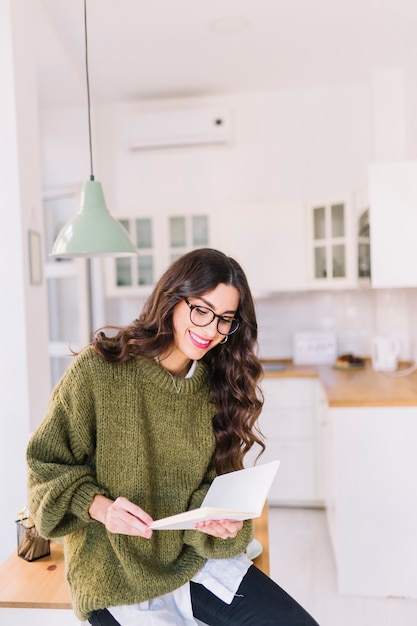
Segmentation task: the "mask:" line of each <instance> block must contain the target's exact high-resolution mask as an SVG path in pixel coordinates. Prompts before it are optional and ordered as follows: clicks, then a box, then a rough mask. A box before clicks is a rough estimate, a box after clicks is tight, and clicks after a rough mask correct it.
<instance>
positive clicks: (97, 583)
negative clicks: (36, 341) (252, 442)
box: [27, 347, 253, 620]
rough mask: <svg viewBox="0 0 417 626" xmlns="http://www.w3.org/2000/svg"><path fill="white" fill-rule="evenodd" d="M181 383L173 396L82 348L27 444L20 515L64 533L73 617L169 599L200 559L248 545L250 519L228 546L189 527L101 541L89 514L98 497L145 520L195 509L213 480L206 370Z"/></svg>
mask: <svg viewBox="0 0 417 626" xmlns="http://www.w3.org/2000/svg"><path fill="white" fill-rule="evenodd" d="M179 381H180V379H177V380H176V382H177V384H178V383H179ZM181 382H182V385H181V389H180V392H179V393H178V392H177V390H176V389H175V386H174V384H173V380H172V377H171V375H170V374H169V373H168V372H166V371H165V370H164V369H162V368H161V367H160V366H159V365H157V364H156V363H153V362H149V361H147V360H144V359H141V358H137V359H134V360H132V361H130V362H128V363H124V364H116V365H115V364H109V363H106V362H105V361H104V360H102V359H101V358H100V357H99V356H98V355H97V354H96V353H95V352H94V351H93V349H92V348H91V347H89V348H87V349H86V350H84V351H83V352H82V353H81V354H80V355H78V356H77V357H76V358H75V359H74V361H73V363H72V365H71V366H70V367H69V368H68V370H67V371H66V373H65V374H64V376H63V378H62V379H61V381H60V382H59V383H58V385H57V386H56V388H55V389H54V392H53V394H52V396H51V400H50V404H49V408H48V412H47V415H46V417H45V420H44V421H43V423H42V424H41V425H40V426H39V428H38V429H37V431H36V432H35V434H34V435H33V437H32V438H31V441H30V443H29V446H28V450H27V460H28V465H29V482H28V486H29V494H28V498H29V499H28V504H29V510H30V512H31V514H32V515H33V517H34V519H35V522H36V525H37V527H38V529H39V531H40V533H41V534H43V535H44V536H46V537H50V538H53V537H61V536H64V535H65V557H66V571H67V578H68V581H69V584H70V588H71V593H72V599H73V605H74V609H75V612H76V613H77V615H78V617H79V618H80V619H82V620H84V619H87V618H88V616H89V614H90V613H91V611H93V610H95V609H100V608H106V607H109V606H117V605H124V604H133V603H137V602H141V601H143V600H147V599H150V598H154V597H157V596H159V595H162V594H165V593H167V592H169V591H172V590H174V589H176V588H177V587H180V586H181V585H183V584H184V583H185V582H186V581H188V580H190V579H191V578H192V576H193V575H194V574H195V573H196V572H197V571H198V570H199V569H201V567H202V566H203V565H204V563H205V561H206V560H207V559H208V558H219V559H222V558H228V557H231V556H234V555H236V554H239V553H240V552H242V551H244V550H245V548H246V546H247V544H248V543H249V541H250V540H251V538H252V532H253V526H252V522H250V521H249V522H245V523H244V527H243V529H242V530H241V531H240V532H239V533H238V535H237V537H236V538H235V539H228V540H227V541H224V540H222V539H216V538H214V537H210V536H209V535H207V534H205V533H202V532H200V531H197V530H186V531H177V530H169V531H166V530H165V531H164V530H162V531H161V530H159V531H158V530H156V531H154V532H153V536H152V538H151V539H145V538H143V537H131V536H127V535H120V534H114V533H110V532H108V531H107V530H106V528H105V526H104V525H103V524H101V523H100V522H97V521H95V520H93V519H91V518H90V516H89V514H88V509H89V506H90V504H91V501H92V499H93V497H94V495H95V494H104V495H106V496H108V497H110V498H112V499H116V498H117V497H118V496H124V497H126V498H128V499H129V500H131V501H132V502H134V503H136V504H137V505H139V506H140V507H142V508H143V509H144V510H145V511H147V512H148V513H149V514H150V515H151V516H152V517H153V518H154V519H158V518H161V517H165V516H167V515H173V514H174V513H180V512H182V511H185V510H188V509H191V508H195V507H198V506H199V505H200V504H201V502H202V500H203V498H204V496H205V494H206V492H207V489H208V487H209V485H210V483H211V481H212V480H213V478H214V476H215V471H214V468H213V453H214V448H215V442H214V436H213V432H212V417H213V414H214V411H215V408H214V405H213V404H212V403H210V402H209V399H208V373H207V368H206V366H205V365H204V364H203V363H201V362H200V363H199V364H198V367H197V369H196V372H195V373H194V375H193V377H192V378H190V379H184V380H182V381H181Z"/></svg>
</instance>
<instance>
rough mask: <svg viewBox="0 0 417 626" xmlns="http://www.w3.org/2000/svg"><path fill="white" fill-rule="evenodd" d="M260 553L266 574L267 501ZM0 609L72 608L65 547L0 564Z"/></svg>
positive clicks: (258, 527) (260, 523)
mask: <svg viewBox="0 0 417 626" xmlns="http://www.w3.org/2000/svg"><path fill="white" fill-rule="evenodd" d="M254 523H255V538H256V539H257V540H258V541H259V542H260V543H261V544H262V547H263V550H262V553H261V554H260V555H259V556H258V557H257V558H256V559H254V561H253V562H254V564H255V565H256V566H257V567H258V568H259V569H261V570H262V571H263V572H265V574H268V575H269V536H268V504H266V505H265V507H264V509H263V511H262V515H261V517H259V518H258V519H255V520H254ZM0 608H12V609H17V608H20V609H72V604H71V596H70V590H69V586H68V583H67V581H66V578H65V566H64V546H63V545H62V544H59V543H55V542H54V541H51V554H50V555H49V556H45V557H43V558H41V559H38V560H37V561H32V562H31V563H28V562H27V561H25V560H24V559H22V558H20V557H18V556H17V553H16V551H15V552H13V554H11V555H10V556H9V558H8V559H7V560H6V561H4V563H1V565H0Z"/></svg>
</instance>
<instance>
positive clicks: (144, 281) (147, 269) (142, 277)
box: [137, 254, 154, 285]
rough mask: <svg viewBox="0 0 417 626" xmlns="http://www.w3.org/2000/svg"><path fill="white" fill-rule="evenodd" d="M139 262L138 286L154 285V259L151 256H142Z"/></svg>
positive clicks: (139, 257) (138, 259)
mask: <svg viewBox="0 0 417 626" xmlns="http://www.w3.org/2000/svg"><path fill="white" fill-rule="evenodd" d="M137 261H138V285H152V284H153V277H154V271H153V257H152V255H151V254H140V255H139V256H138V258H137Z"/></svg>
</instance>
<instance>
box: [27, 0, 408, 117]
mask: <svg viewBox="0 0 417 626" xmlns="http://www.w3.org/2000/svg"><path fill="white" fill-rule="evenodd" d="M38 2H39V3H40V8H39V11H37V13H36V19H37V22H38V24H37V28H36V32H37V34H38V35H37V36H38V44H37V48H36V49H37V66H38V82H39V99H40V105H41V107H50V106H68V105H76V104H85V65H84V21H83V20H84V5H83V0H38ZM87 16H88V54H89V71H90V89H91V98H92V101H93V102H96V103H97V102H111V101H118V100H133V99H136V100H141V99H148V98H162V97H178V96H194V95H205V94H217V93H227V92H247V91H254V90H270V89H282V88H284V89H285V88H297V87H308V86H324V85H330V86H331V85H339V84H349V83H358V82H364V81H365V82H366V81H368V80H370V77H371V72H372V71H373V70H378V69H392V68H398V67H403V68H405V69H407V70H411V71H416V70H415V63H416V61H417V0H117V1H116V0H87Z"/></svg>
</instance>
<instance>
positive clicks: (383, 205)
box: [369, 161, 417, 288]
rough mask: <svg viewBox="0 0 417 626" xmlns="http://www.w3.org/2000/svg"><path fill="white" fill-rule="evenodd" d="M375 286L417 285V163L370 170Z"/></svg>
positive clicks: (376, 166) (374, 165) (388, 164)
mask: <svg viewBox="0 0 417 626" xmlns="http://www.w3.org/2000/svg"><path fill="white" fill-rule="evenodd" d="M369 197H370V225H371V233H370V235H371V267H372V286H373V287H379V288H391V287H416V286H417V246H416V242H415V237H416V233H417V161H396V162H384V163H372V164H371V165H370V167H369Z"/></svg>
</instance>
